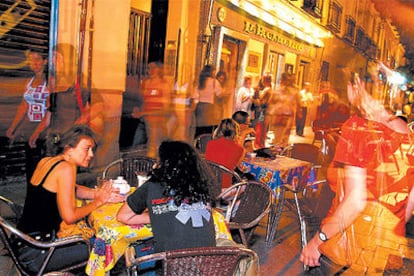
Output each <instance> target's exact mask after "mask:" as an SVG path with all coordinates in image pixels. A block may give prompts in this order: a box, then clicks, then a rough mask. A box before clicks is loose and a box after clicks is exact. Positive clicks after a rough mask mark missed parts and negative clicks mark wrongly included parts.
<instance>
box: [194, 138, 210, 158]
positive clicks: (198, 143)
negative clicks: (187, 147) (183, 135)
mask: <svg viewBox="0 0 414 276" xmlns="http://www.w3.org/2000/svg"><path fill="white" fill-rule="evenodd" d="M212 139H213V135H212V134H211V133H203V134H200V135H198V136H197V137H196V138H195V139H194V142H193V146H194V148H195V149H196V150H197V151H198V153H201V154H204V153H206V148H207V143H208V142H209V141H210V140H212Z"/></svg>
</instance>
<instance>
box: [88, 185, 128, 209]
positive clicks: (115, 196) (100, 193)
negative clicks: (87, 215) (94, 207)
mask: <svg viewBox="0 0 414 276" xmlns="http://www.w3.org/2000/svg"><path fill="white" fill-rule="evenodd" d="M121 197H122V200H121ZM124 199H125V197H123V196H122V195H120V194H119V189H115V188H113V187H112V182H111V181H104V182H103V184H102V186H101V187H99V188H98V189H97V191H96V194H95V201H96V202H97V203H98V206H101V205H104V204H105V203H113V202H121V201H123V200H124Z"/></svg>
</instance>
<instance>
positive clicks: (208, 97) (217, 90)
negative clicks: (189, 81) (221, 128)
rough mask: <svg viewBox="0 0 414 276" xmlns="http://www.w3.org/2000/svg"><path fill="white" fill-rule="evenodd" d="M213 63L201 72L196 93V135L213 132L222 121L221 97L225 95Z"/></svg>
mask: <svg viewBox="0 0 414 276" xmlns="http://www.w3.org/2000/svg"><path fill="white" fill-rule="evenodd" d="M214 75H215V69H214V68H213V66H212V65H205V66H204V68H203V70H202V71H201V73H200V77H199V80H198V87H197V90H196V93H195V95H194V100H195V103H196V109H195V117H196V130H195V135H194V137H197V136H198V135H200V134H203V133H213V131H214V129H215V128H216V127H217V125H218V124H219V122H220V119H221V118H220V108H218V106H217V102H218V99H219V98H222V97H223V96H224V93H223V88H222V86H221V84H220V82H219V81H218V80H217V79H216V78H215V77H214Z"/></svg>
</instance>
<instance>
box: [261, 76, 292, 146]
mask: <svg viewBox="0 0 414 276" xmlns="http://www.w3.org/2000/svg"><path fill="white" fill-rule="evenodd" d="M298 94H299V90H298V89H297V88H296V86H295V83H294V75H291V74H288V73H283V74H282V76H281V79H280V87H279V88H278V89H276V91H274V93H273V94H272V97H271V98H270V101H269V107H268V110H267V115H268V120H270V122H271V123H270V124H271V127H272V129H273V132H274V134H275V136H274V140H273V144H274V145H286V144H288V143H289V136H290V132H291V130H292V126H293V121H294V118H295V113H296V107H297V101H298Z"/></svg>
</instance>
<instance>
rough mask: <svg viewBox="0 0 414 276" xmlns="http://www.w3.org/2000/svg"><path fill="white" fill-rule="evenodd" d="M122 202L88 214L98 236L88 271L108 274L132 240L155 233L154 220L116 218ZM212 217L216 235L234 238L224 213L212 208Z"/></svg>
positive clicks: (87, 272)
mask: <svg viewBox="0 0 414 276" xmlns="http://www.w3.org/2000/svg"><path fill="white" fill-rule="evenodd" d="M122 204H123V203H116V204H107V205H104V206H101V207H100V208H98V209H96V210H95V211H93V212H92V213H91V214H90V215H89V219H88V222H89V224H90V225H91V226H92V227H93V228H94V229H95V231H96V237H95V239H94V241H93V243H92V250H91V254H90V256H89V261H88V264H87V266H86V274H88V275H94V276H100V275H108V272H109V271H110V270H111V269H112V268H113V267H114V265H115V264H116V262H117V261H118V260H119V259H120V258H121V257H122V256H123V255H124V252H125V249H127V247H128V246H129V244H131V243H133V242H135V241H138V240H146V239H148V238H150V237H152V236H153V234H152V228H151V224H139V225H126V224H123V223H121V222H119V221H117V220H116V214H117V212H118V210H119V209H120V208H121V206H122ZM213 219H214V226H215V230H216V239H218V238H222V239H228V240H232V237H231V234H230V232H229V230H228V227H227V224H226V222H225V218H224V216H223V215H222V214H221V213H219V212H218V211H216V210H214V209H213Z"/></svg>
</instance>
